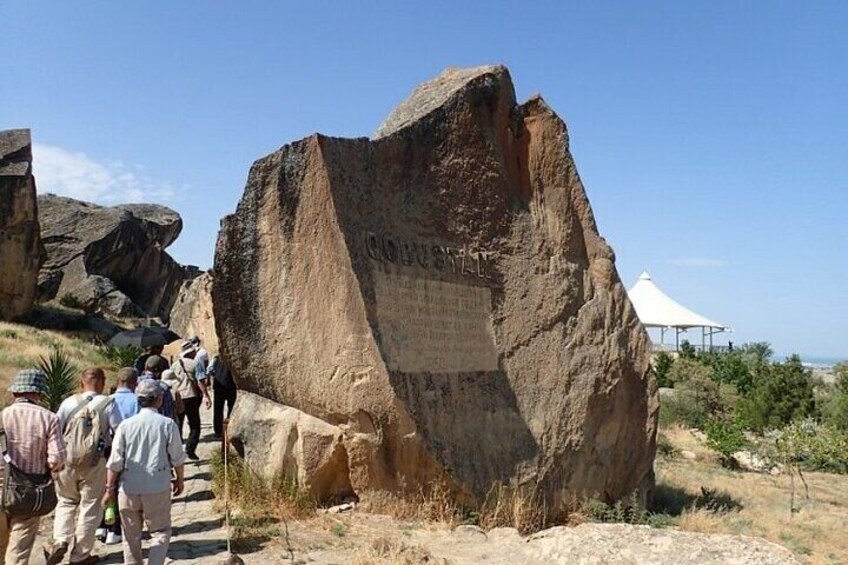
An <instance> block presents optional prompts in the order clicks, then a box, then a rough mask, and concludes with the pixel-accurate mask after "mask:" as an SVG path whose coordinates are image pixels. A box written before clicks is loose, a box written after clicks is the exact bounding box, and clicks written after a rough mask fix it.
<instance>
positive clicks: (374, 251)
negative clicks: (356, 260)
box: [365, 231, 383, 261]
mask: <svg viewBox="0 0 848 565" xmlns="http://www.w3.org/2000/svg"><path fill="white" fill-rule="evenodd" d="M365 249H367V250H368V256H369V257H371V258H372V259H374V260H376V261H382V260H383V257H382V255H381V254H380V240H379V239H378V238H377V234H376V233H374V232H371V231H369V232H367V233H366V234H365Z"/></svg>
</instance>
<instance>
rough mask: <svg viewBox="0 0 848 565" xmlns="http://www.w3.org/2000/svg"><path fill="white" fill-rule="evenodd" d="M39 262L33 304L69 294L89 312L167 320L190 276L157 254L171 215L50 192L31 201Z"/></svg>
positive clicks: (170, 228)
mask: <svg viewBox="0 0 848 565" xmlns="http://www.w3.org/2000/svg"><path fill="white" fill-rule="evenodd" d="M38 206H39V218H40V221H41V231H42V241H43V242H44V246H45V248H46V250H47V261H46V262H45V263H44V266H43V267H42V270H41V274H40V278H39V287H40V288H39V290H40V299H42V300H50V299H53V298H59V299H61V298H62V297H64V296H66V295H69V296H73V297H74V298H76V300H77V301H78V302H80V303H81V304H82V305H83V307H84V308H85V309H86V310H88V311H92V312H102V313H108V314H112V315H116V316H149V317H159V318H162V319H164V320H167V319H168V315H169V313H170V312H171V307H172V306H173V304H174V301H175V300H176V298H177V293H178V292H179V289H180V287H181V286H182V284H183V281H185V280H186V279H188V278H190V277H191V276H192V275H193V274H194V272H195V271H194V270H193V269H192V268H191V267H183V266H181V265H180V264H179V263H177V262H176V261H174V259H172V258H171V256H170V255H168V254H167V253H166V252H165V248H166V247H168V246H169V245H170V244H171V243H173V241H174V240H175V239H176V238H177V236H178V235H179V234H180V231H181V230H182V219H181V218H180V216H179V214H177V213H176V212H174V211H173V210H171V209H169V208H166V207H164V206H158V205H154V204H125V205H122V206H114V207H104V206H98V205H96V204H91V203H88V202H81V201H79V200H74V199H71V198H65V197H61V196H56V195H53V194H46V195H41V196H39V197H38Z"/></svg>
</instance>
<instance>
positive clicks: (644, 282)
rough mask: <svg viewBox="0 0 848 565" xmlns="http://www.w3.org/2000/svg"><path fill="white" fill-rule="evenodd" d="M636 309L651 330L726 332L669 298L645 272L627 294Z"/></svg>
mask: <svg viewBox="0 0 848 565" xmlns="http://www.w3.org/2000/svg"><path fill="white" fill-rule="evenodd" d="M627 294H628V296H629V297H630V302H632V303H633V307H634V308H636V315H637V316H639V320H640V321H641V322H642V325H644V326H646V327H653V328H683V329H685V328H717V329H720V330H728V329H730V328H728V327H727V326H725V325H724V324H719V323H717V322H713V321H712V320H710V319H708V318H705V317H703V316H701V315H700V314H696V313H695V312H693V311H691V310H689V309H688V308H686V307H685V306H682V305H680V304H678V303H677V302H675V301H674V300H672V299H671V298H669V297H668V296H667V295H666V294H665V293H664V292H663V291H661V290H660V289H659V288H657V285H655V284H654V281H652V280H651V275H649V274H648V272H647V271H645V272H644V273H642V274H641V275H640V276H639V280H638V281H636V284H635V285H633V288H631V289H630V291H629V292H628V293H627Z"/></svg>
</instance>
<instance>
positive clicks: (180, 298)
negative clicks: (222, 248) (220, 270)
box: [169, 272, 218, 355]
mask: <svg viewBox="0 0 848 565" xmlns="http://www.w3.org/2000/svg"><path fill="white" fill-rule="evenodd" d="M169 325H170V327H171V329H172V330H174V331H175V332H177V333H178V334H179V335H181V336H183V337H186V338H187V337H191V336H193V335H196V336H199V337H200V339H201V342H202V343H203V347H204V348H205V349H206V350H207V351H208V352H209V353H210V354H211V355H217V354H218V334H217V333H216V332H215V316H214V314H213V312H212V273H210V272H205V273H203V274H202V275H200V276H199V277H197V278H195V279H191V280H187V281H185V282H184V283H183V286H182V287H180V292H179V294H178V295H177V300H176V301H175V302H174V307H173V308H171V319H170V322H169Z"/></svg>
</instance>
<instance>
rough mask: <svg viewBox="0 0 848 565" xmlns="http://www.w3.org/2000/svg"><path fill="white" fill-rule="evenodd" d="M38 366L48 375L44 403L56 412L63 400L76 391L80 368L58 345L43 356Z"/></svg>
mask: <svg viewBox="0 0 848 565" xmlns="http://www.w3.org/2000/svg"><path fill="white" fill-rule="evenodd" d="M37 368H38V369H39V370H41V371H42V372H43V373H44V374H45V375H47V394H46V395H45V396H44V405H45V406H46V407H47V408H49V409H50V410H52V411H53V412H55V411H56V410H58V409H59V405H60V404H62V401H63V400H65V399H66V398H68V397H69V396H71V395H72V394H73V393H74V392H75V391H76V389H77V376H78V371H79V369H78V368H77V366H76V365H74V364H73V363H71V358H70V356H69V355H68V354H67V353H65V352H64V351H62V350H61V349H60V348H58V347H55V348H53V350H52V351H51V352H50V355H48V356H47V357H41V361H40V362H39V364H38V367H37Z"/></svg>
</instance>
